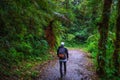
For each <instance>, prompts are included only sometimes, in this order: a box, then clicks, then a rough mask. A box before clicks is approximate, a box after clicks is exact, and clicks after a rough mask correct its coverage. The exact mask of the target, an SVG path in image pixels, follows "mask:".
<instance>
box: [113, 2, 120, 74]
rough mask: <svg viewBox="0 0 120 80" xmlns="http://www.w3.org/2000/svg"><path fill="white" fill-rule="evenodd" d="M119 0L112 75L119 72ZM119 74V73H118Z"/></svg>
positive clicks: (119, 3)
mask: <svg viewBox="0 0 120 80" xmlns="http://www.w3.org/2000/svg"><path fill="white" fill-rule="evenodd" d="M119 56H120V0H118V16H117V22H116V41H115V50H114V53H113V66H114V68H115V72H114V75H116V76H118V75H119V74H120V62H119V61H120V60H119V58H120V57H119ZM119 76H120V75H119Z"/></svg>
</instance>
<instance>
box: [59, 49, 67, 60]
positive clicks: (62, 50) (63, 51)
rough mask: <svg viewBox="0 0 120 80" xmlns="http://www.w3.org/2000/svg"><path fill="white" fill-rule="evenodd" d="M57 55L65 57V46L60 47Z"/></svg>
mask: <svg viewBox="0 0 120 80" xmlns="http://www.w3.org/2000/svg"><path fill="white" fill-rule="evenodd" d="M58 57H59V58H62V59H65V58H66V54H65V48H60V49H59V51H58Z"/></svg>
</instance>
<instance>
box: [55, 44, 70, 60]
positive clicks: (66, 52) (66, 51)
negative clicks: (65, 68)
mask: <svg viewBox="0 0 120 80" xmlns="http://www.w3.org/2000/svg"><path fill="white" fill-rule="evenodd" d="M60 48H64V46H63V45H61V46H60V47H58V49H57V56H58V54H59V49H60ZM64 49H65V54H66V55H67V59H68V58H69V55H68V50H67V48H64ZM59 59H61V58H59Z"/></svg>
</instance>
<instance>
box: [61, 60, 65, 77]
mask: <svg viewBox="0 0 120 80" xmlns="http://www.w3.org/2000/svg"><path fill="white" fill-rule="evenodd" d="M63 64H64V74H66V62H62V61H60V76H61V77H63V72H62V67H63Z"/></svg>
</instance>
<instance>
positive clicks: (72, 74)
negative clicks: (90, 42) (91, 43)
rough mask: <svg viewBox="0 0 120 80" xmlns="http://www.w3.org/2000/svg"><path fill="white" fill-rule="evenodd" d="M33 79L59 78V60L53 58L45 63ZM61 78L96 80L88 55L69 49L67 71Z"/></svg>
mask: <svg viewBox="0 0 120 80" xmlns="http://www.w3.org/2000/svg"><path fill="white" fill-rule="evenodd" d="M40 71H41V70H40ZM35 80H61V79H60V72H59V61H58V60H54V61H50V62H49V63H48V64H46V65H45V66H44V69H42V71H41V72H40V75H39V76H38V77H37V78H36V79H35ZM62 80H98V78H97V75H96V74H95V70H94V66H93V64H92V61H91V59H90V58H89V56H88V55H87V54H86V53H84V52H83V51H81V50H77V49H75V50H69V60H68V62H67V73H66V76H64V77H63V79H62Z"/></svg>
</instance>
